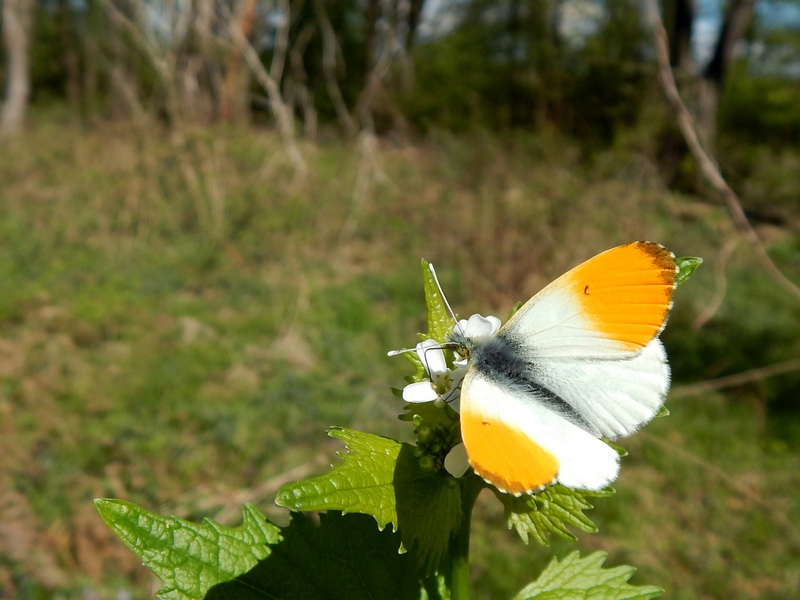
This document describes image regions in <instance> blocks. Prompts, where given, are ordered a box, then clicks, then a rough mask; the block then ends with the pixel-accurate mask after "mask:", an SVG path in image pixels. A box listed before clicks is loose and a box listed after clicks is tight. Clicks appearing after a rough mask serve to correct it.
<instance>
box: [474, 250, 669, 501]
mask: <svg viewBox="0 0 800 600" xmlns="http://www.w3.org/2000/svg"><path fill="white" fill-rule="evenodd" d="M676 273H677V268H676V263H675V257H674V256H673V255H672V254H671V253H670V252H668V251H667V250H665V249H664V248H663V247H662V246H660V245H658V244H654V243H651V242H635V243H632V244H626V245H624V246H618V247H617V248H612V249H611V250H608V251H606V252H603V253H602V254H599V255H597V256H595V257H594V258H592V259H590V260H588V261H586V262H585V263H583V264H581V265H579V266H577V267H575V268H574V269H572V270H571V271H569V272H567V273H566V274H564V275H562V276H561V277H559V278H558V279H557V280H556V281H554V282H553V283H551V284H550V285H548V286H547V287H546V288H544V289H543V290H542V291H541V292H539V293H538V294H537V295H536V296H534V297H533V298H531V299H530V300H529V301H528V302H527V303H526V304H525V305H524V306H523V307H522V308H520V310H519V311H517V313H516V314H515V315H514V316H513V317H512V318H511V319H510V320H509V321H508V323H506V325H504V326H503V327H502V328H501V329H500V331H499V332H498V335H497V339H496V341H495V342H494V343H493V345H485V346H478V347H477V348H473V355H474V356H473V361H472V365H471V366H470V370H469V372H468V373H467V376H466V377H465V379H464V381H463V383H462V392H461V434H462V438H463V440H464V445H465V447H466V449H467V455H468V457H469V460H470V464H472V467H473V469H474V470H475V472H476V473H478V474H479V475H480V476H481V477H483V478H484V479H486V480H487V481H489V482H490V483H492V484H494V485H495V486H497V487H498V488H500V489H502V490H505V491H508V492H510V493H514V494H520V493H524V492H530V491H533V490H535V489H537V488H539V487H542V486H544V485H548V484H550V483H554V482H556V481H558V482H560V483H562V484H564V485H566V486H568V487H574V488H579V489H589V490H597V489H601V488H603V487H605V486H606V485H608V484H609V483H611V482H612V481H613V480H614V479H616V476H617V473H618V470H619V457H618V456H617V454H616V452H615V451H614V450H613V449H612V448H611V447H610V446H608V445H607V444H605V443H604V442H603V441H602V440H600V439H599V436H605V437H608V438H616V437H619V436H622V435H628V434H630V433H633V432H634V431H636V430H637V429H638V428H639V427H640V426H641V425H642V424H644V423H646V422H647V421H649V420H650V419H652V418H653V416H654V415H655V414H656V412H658V410H659V408H660V407H661V405H662V404H663V402H664V398H665V397H666V394H667V391H668V389H669V366H668V364H667V359H666V353H665V352H664V346H663V345H662V344H661V341H660V340H659V339H658V337H657V336H658V334H659V333H660V332H661V330H662V329H663V327H664V323H665V322H666V319H667V316H668V314H669V310H670V308H671V307H672V293H673V290H674V288H675V278H676Z"/></svg>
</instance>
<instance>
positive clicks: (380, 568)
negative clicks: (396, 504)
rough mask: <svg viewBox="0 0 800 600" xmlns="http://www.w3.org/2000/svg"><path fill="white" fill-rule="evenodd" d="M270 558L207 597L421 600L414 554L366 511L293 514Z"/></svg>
mask: <svg viewBox="0 0 800 600" xmlns="http://www.w3.org/2000/svg"><path fill="white" fill-rule="evenodd" d="M282 533H283V541H282V542H281V543H280V544H278V545H277V546H274V547H273V548H272V553H271V554H270V555H269V557H268V558H267V559H266V560H263V561H261V562H259V563H258V565H257V566H256V567H255V568H254V569H252V570H250V571H249V572H247V573H246V574H244V575H241V576H239V577H237V578H236V579H235V580H232V581H229V582H226V583H223V584H221V585H218V586H216V587H214V588H213V589H212V590H211V591H210V592H209V594H208V595H207V596H206V599H207V600H229V599H232V598H235V599H236V600H264V599H266V598H271V599H286V600H319V599H320V598H325V599H326V600H374V599H375V598H396V599H397V600H412V599H413V600H417V599H418V598H419V596H420V581H419V579H420V578H419V575H418V574H417V572H416V571H415V568H414V567H415V565H414V560H413V557H412V556H410V555H408V554H398V552H397V548H398V546H399V545H400V540H399V537H400V536H399V535H398V534H397V533H392V532H391V531H390V530H388V529H384V530H383V531H380V530H378V528H377V527H376V526H375V521H374V520H373V519H372V518H371V517H368V516H366V515H342V514H341V513H338V512H329V513H325V514H321V515H320V516H319V522H316V519H312V518H310V517H308V516H306V515H303V514H294V515H293V517H292V522H291V524H290V525H289V526H288V527H286V528H284V529H283V532H282Z"/></svg>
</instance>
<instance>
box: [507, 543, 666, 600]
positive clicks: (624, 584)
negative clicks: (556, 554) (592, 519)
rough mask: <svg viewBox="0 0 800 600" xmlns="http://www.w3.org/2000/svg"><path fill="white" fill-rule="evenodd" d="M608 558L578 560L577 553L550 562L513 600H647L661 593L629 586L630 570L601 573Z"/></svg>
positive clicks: (595, 556)
mask: <svg viewBox="0 0 800 600" xmlns="http://www.w3.org/2000/svg"><path fill="white" fill-rule="evenodd" d="M607 556H608V555H607V554H606V553H605V552H595V553H593V554H590V555H589V556H587V557H586V558H581V557H580V554H579V553H578V552H577V550H576V551H574V552H571V553H570V554H568V555H567V556H566V557H564V559H563V560H562V561H560V562H559V561H558V559H556V558H553V560H552V561H551V562H550V564H549V565H548V566H547V568H546V569H545V570H544V571H543V572H542V574H541V575H539V578H538V579H537V580H536V581H535V582H533V583H531V584H529V585H527V586H525V587H524V588H523V589H522V591H520V593H519V594H517V595H516V596H515V597H514V600H532V599H534V598H535V599H536V600H647V599H648V598H657V597H659V596H661V595H662V594H663V593H664V590H662V589H661V588H657V587H655V586H652V585H640V586H634V585H631V584H629V583H628V580H629V579H630V578H631V576H632V575H633V574H634V572H635V571H636V569H635V568H633V567H629V566H626V565H623V566H619V567H612V568H610V569H604V568H603V567H602V565H603V561H604V560H605V559H606V557H607Z"/></svg>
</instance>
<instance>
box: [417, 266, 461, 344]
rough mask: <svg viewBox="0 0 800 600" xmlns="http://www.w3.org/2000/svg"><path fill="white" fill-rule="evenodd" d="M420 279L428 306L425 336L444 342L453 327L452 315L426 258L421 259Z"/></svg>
mask: <svg viewBox="0 0 800 600" xmlns="http://www.w3.org/2000/svg"><path fill="white" fill-rule="evenodd" d="M422 280H423V288H424V290H425V305H426V306H427V308H428V335H427V337H429V338H431V339H434V340H436V341H437V342H444V341H445V340H446V338H447V335H448V334H449V333H450V331H452V329H453V325H454V323H453V316H452V315H451V314H450V311H449V310H448V309H447V303H446V301H445V299H444V298H443V297H442V292H441V291H440V290H439V285H438V284H437V281H436V278H435V277H434V275H433V273H432V272H431V269H430V263H429V262H428V261H427V260H423V261H422Z"/></svg>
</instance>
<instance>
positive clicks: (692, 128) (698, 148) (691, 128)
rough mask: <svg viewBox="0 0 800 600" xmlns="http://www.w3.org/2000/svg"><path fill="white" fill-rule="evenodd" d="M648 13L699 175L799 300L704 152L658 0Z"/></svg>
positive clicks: (667, 88)
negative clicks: (680, 86) (685, 99)
mask: <svg viewBox="0 0 800 600" xmlns="http://www.w3.org/2000/svg"><path fill="white" fill-rule="evenodd" d="M648 10H649V12H650V19H651V21H652V24H653V32H654V34H655V42H656V56H657V57H658V67H659V68H658V74H659V79H660V80H661V85H662V86H663V88H664V93H665V94H666V96H667V100H669V103H670V104H671V105H672V108H673V110H674V111H675V113H676V116H677V121H678V127H680V130H681V133H683V137H684V139H685V140H686V144H687V145H688V146H689V150H690V151H691V153H692V154H693V155H694V157H695V160H697V163H698V165H699V166H700V172H701V173H702V174H703V176H704V177H705V178H706V179H707V180H708V182H709V183H710V184H711V185H712V187H713V188H714V189H715V190H716V191H717V192H718V193H719V194H720V195H721V196H722V198H723V199H724V200H725V204H726V205H727V206H728V210H729V211H730V213H731V216H732V217H733V221H734V223H736V226H737V227H738V228H739V229H740V230H741V231H742V233H743V234H744V236H745V237H746V238H747V240H748V241H749V242H750V244H751V245H752V246H753V248H754V249H755V251H756V254H757V256H758V258H759V259H760V261H761V264H762V265H763V267H764V269H765V270H766V271H767V273H769V274H770V275H771V276H772V278H773V279H774V280H775V281H776V282H777V283H778V284H779V285H780V286H781V287H783V288H784V289H785V290H786V291H788V292H789V293H790V294H792V295H793V296H794V297H795V298H797V299H798V300H800V287H798V286H797V285H795V284H794V283H793V282H792V281H791V280H789V279H788V278H787V277H786V276H785V275H784V274H783V273H782V272H781V270H780V269H779V268H778V267H777V266H776V265H775V263H774V262H772V259H771V258H770V257H769V254H767V250H766V248H765V247H764V245H763V244H762V243H761V240H760V239H759V237H758V234H757V233H756V231H755V229H753V226H752V225H750V222H749V221H748V220H747V215H745V212H744V209H742V204H741V202H740V201H739V198H738V196H737V195H736V192H734V191H733V189H731V187H730V186H729V185H728V183H727V182H726V181H725V178H724V177H723V176H722V173H721V172H720V170H719V167H718V166H717V164H716V161H715V160H714V159H713V158H712V156H711V155H710V154H709V153H708V152H707V151H706V150H705V148H703V144H702V142H701V141H700V138H699V136H698V135H697V127H696V125H695V123H694V119H693V118H692V115H691V113H690V112H689V109H687V108H686V105H685V104H684V102H683V99H682V98H681V95H680V92H679V91H678V86H677V85H676V83H675V76H674V74H673V72H672V67H671V66H670V64H669V50H668V44H667V32H666V31H665V29H664V25H663V23H662V22H661V15H660V14H659V12H658V5H657V3H656V0H648Z"/></svg>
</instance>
